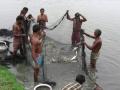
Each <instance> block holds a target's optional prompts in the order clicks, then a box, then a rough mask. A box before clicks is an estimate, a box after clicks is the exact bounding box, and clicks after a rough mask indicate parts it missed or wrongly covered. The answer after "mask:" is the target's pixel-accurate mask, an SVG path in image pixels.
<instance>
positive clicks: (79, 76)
mask: <svg viewBox="0 0 120 90" xmlns="http://www.w3.org/2000/svg"><path fill="white" fill-rule="evenodd" d="M76 82H78V83H80V84H83V83H84V82H85V76H84V75H80V74H78V75H77V76H76Z"/></svg>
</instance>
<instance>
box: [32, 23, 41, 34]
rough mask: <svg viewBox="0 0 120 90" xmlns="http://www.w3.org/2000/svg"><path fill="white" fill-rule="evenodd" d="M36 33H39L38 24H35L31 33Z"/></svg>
mask: <svg viewBox="0 0 120 90" xmlns="http://www.w3.org/2000/svg"><path fill="white" fill-rule="evenodd" d="M38 31H40V26H39V24H35V25H34V26H33V32H38Z"/></svg>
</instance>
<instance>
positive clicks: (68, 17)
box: [67, 11, 73, 21]
mask: <svg viewBox="0 0 120 90" xmlns="http://www.w3.org/2000/svg"><path fill="white" fill-rule="evenodd" d="M67 19H68V20H70V21H73V18H71V17H70V15H69V11H67Z"/></svg>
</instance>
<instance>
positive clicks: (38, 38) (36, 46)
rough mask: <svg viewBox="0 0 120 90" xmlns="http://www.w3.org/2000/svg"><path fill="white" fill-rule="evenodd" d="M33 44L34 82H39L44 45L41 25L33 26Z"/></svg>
mask: <svg viewBox="0 0 120 90" xmlns="http://www.w3.org/2000/svg"><path fill="white" fill-rule="evenodd" d="M30 41H31V45H32V57H33V60H34V61H33V68H34V82H38V75H39V71H40V67H41V66H42V64H43V59H42V45H43V35H42V31H41V30H40V26H39V25H38V24H35V25H34V26H33V35H32V36H31V40H30Z"/></svg>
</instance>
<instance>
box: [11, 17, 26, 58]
mask: <svg viewBox="0 0 120 90" xmlns="http://www.w3.org/2000/svg"><path fill="white" fill-rule="evenodd" d="M23 22H24V18H23V17H22V16H18V17H17V18H16V23H15V24H14V25H13V29H12V31H13V56H15V55H16V54H17V51H18V49H20V50H21V49H22V47H21V44H22V43H21V38H22V37H23V36H25V35H24V34H22V28H23Z"/></svg>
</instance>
